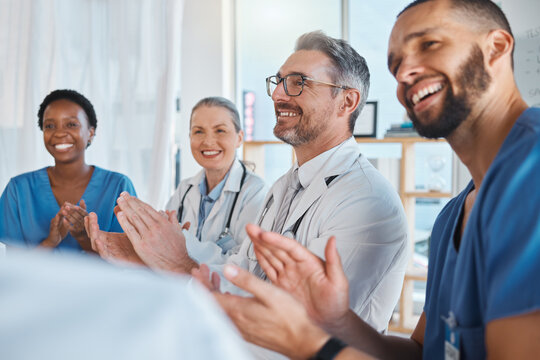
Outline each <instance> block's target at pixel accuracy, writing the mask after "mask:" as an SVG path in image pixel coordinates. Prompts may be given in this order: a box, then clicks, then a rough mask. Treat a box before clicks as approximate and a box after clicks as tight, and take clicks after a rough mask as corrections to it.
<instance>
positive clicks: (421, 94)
mask: <svg viewBox="0 0 540 360" xmlns="http://www.w3.org/2000/svg"><path fill="white" fill-rule="evenodd" d="M441 89H442V85H441V84H435V85H429V86H427V87H425V88H423V89H420V90H419V91H417V92H416V94H414V95H413V96H412V97H411V101H412V103H413V105H416V104H418V103H419V102H420V100H422V99H423V98H425V97H426V96H428V95H431V94H434V93H436V92H437V91H439V90H441Z"/></svg>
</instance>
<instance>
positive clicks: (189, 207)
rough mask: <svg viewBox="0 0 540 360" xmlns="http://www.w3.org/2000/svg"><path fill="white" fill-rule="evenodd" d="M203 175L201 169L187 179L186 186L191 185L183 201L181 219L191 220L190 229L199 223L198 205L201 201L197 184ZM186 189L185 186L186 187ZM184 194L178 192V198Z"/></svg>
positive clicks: (195, 227)
mask: <svg viewBox="0 0 540 360" xmlns="http://www.w3.org/2000/svg"><path fill="white" fill-rule="evenodd" d="M203 177H204V170H201V171H200V172H199V173H198V174H197V175H196V176H194V177H192V178H191V179H190V180H189V181H188V187H189V185H192V186H191V189H190V190H189V193H188V194H187V196H186V200H185V201H184V214H183V216H182V218H183V221H184V222H186V221H190V222H191V227H190V228H191V229H197V226H198V224H199V205H200V203H201V192H200V191H199V184H200V183H201V180H202V179H203ZM186 190H187V187H186ZM183 195H184V194H180V198H181V197H182V196H183Z"/></svg>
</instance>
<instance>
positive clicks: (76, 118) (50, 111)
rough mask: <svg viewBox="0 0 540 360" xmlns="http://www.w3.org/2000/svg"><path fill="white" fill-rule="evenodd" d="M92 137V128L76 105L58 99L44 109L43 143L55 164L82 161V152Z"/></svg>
mask: <svg viewBox="0 0 540 360" xmlns="http://www.w3.org/2000/svg"><path fill="white" fill-rule="evenodd" d="M93 137H94V128H93V127H90V126H89V124H88V118H87V116H86V113H85V112H84V110H83V109H82V108H81V107H80V106H79V105H77V104H76V103H74V102H71V101H69V100H65V99H60V100H56V101H54V102H52V103H50V104H49V105H48V106H47V108H46V109H45V112H44V113H43V141H44V143H45V148H46V149H47V151H48V152H49V153H50V154H51V155H52V156H53V157H54V160H55V162H56V163H57V164H58V163H70V162H75V161H81V160H82V161H84V151H85V149H86V147H87V145H88V141H89V140H91V139H92V138H93Z"/></svg>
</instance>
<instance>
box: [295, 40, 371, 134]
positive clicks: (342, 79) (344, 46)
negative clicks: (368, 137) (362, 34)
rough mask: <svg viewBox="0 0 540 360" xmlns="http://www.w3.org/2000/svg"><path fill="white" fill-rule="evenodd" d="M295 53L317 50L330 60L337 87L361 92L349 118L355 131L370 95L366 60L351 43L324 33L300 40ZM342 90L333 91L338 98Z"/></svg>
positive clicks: (350, 126)
mask: <svg viewBox="0 0 540 360" xmlns="http://www.w3.org/2000/svg"><path fill="white" fill-rule="evenodd" d="M294 50H295V51H299V50H317V51H321V52H323V53H324V54H325V55H326V56H328V57H329V58H330V60H331V61H332V64H333V65H334V71H333V72H332V74H330V76H331V77H332V81H333V82H334V83H335V84H337V85H343V86H348V87H351V88H355V89H358V91H360V97H361V98H360V103H359V104H358V107H357V108H356V110H354V112H353V113H352V114H351V116H350V118H349V130H350V131H351V133H352V131H353V129H354V124H355V123H356V119H357V118H358V115H359V114H360V112H361V111H362V109H363V107H364V105H365V104H366V101H367V98H368V93H369V69H368V66H367V63H366V59H364V58H363V57H362V56H361V55H360V54H358V53H357V52H356V50H354V49H353V48H352V47H351V45H349V43H347V42H346V41H345V40H342V39H334V38H332V37H330V36H327V35H326V34H324V33H323V32H322V31H320V30H319V31H312V32H309V33H306V34H304V35H302V36H300V37H299V38H298V40H297V41H296V47H295V49H294ZM339 91H340V89H338V88H335V89H334V90H333V96H337V94H338V92H339Z"/></svg>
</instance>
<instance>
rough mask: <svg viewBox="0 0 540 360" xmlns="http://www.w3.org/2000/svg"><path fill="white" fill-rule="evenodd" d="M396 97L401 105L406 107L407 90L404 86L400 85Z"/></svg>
mask: <svg viewBox="0 0 540 360" xmlns="http://www.w3.org/2000/svg"><path fill="white" fill-rule="evenodd" d="M396 96H397V99H398V101H399V102H400V104H401V105H403V106H405V89H404V87H403V86H402V85H398V87H397V89H396Z"/></svg>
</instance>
